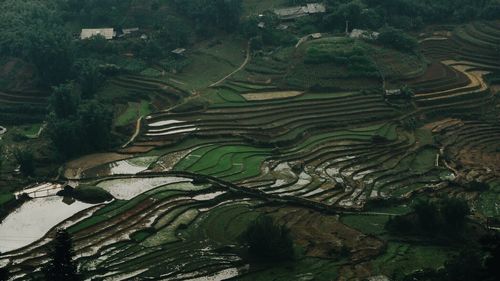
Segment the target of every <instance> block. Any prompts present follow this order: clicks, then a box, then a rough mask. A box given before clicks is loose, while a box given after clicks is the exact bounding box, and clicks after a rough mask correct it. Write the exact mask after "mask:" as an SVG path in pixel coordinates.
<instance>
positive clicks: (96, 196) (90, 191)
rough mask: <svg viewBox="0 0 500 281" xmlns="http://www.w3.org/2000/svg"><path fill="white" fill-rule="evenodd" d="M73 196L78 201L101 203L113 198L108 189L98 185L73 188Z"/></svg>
mask: <svg viewBox="0 0 500 281" xmlns="http://www.w3.org/2000/svg"><path fill="white" fill-rule="evenodd" d="M72 196H73V198H75V199H76V200H78V201H81V202H84V203H89V204H99V203H104V202H107V201H110V200H113V196H112V195H111V194H109V192H107V191H106V190H104V189H102V188H100V187H97V186H79V187H78V188H76V189H74V190H73V194H72Z"/></svg>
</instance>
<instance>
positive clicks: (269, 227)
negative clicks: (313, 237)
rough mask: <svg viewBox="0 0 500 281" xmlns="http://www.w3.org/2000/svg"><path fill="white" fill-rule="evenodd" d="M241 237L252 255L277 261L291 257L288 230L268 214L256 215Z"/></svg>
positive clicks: (291, 246)
mask: <svg viewBox="0 0 500 281" xmlns="http://www.w3.org/2000/svg"><path fill="white" fill-rule="evenodd" d="M242 237H243V239H244V241H245V242H246V243H247V244H248V246H249V252H250V254H251V255H252V256H255V257H259V258H265V259H272V260H278V261H279V260H290V259H293V255H294V250H293V241H292V238H291V236H290V230H289V229H288V228H287V227H286V226H285V225H279V224H277V223H275V222H274V220H273V219H272V218H271V217H269V216H260V217H258V218H257V219H256V220H255V221H254V222H252V223H251V224H250V226H249V227H248V229H247V230H246V231H245V232H244V233H243V236H242Z"/></svg>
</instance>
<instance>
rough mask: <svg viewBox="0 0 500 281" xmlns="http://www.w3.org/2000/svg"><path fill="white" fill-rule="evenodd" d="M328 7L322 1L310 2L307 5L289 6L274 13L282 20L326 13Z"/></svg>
mask: <svg viewBox="0 0 500 281" xmlns="http://www.w3.org/2000/svg"><path fill="white" fill-rule="evenodd" d="M325 12H326V7H325V5H324V4H321V3H310V4H307V5H305V6H295V7H287V8H282V9H276V10H274V13H275V14H276V15H277V16H278V17H279V18H280V19H282V20H290V19H295V18H300V17H303V16H307V15H312V14H319V13H325Z"/></svg>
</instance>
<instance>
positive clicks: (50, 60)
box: [0, 0, 73, 86]
mask: <svg viewBox="0 0 500 281" xmlns="http://www.w3.org/2000/svg"><path fill="white" fill-rule="evenodd" d="M57 7H58V5H57V1H51V0H47V1H35V0H27V1H16V0H6V1H2V2H1V3H0V18H1V19H2V20H1V21H0V30H2V32H0V55H2V56H14V57H19V58H22V59H24V60H26V61H28V62H30V63H33V64H34V65H35V66H36V67H37V69H38V72H39V74H40V77H41V78H42V79H41V80H40V81H41V82H42V83H43V84H44V86H50V85H57V84H59V83H61V82H63V81H64V80H65V79H66V78H67V77H68V74H69V73H70V71H69V70H70V67H71V65H72V60H73V53H72V40H71V36H70V34H69V32H67V31H66V30H65V29H64V28H63V24H62V22H61V19H60V17H59V15H58V14H57V13H56V12H55V11H56V9H57Z"/></svg>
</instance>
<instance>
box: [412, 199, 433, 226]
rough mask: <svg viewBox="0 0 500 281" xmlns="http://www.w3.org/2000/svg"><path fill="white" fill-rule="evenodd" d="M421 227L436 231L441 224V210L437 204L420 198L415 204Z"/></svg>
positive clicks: (414, 208) (414, 207)
mask: <svg viewBox="0 0 500 281" xmlns="http://www.w3.org/2000/svg"><path fill="white" fill-rule="evenodd" d="M413 210H414V212H415V214H416V215H417V220H418V224H419V226H420V228H421V229H422V230H424V231H426V232H436V230H437V228H438V226H439V210H438V208H437V206H436V204H434V203H432V202H431V201H427V200H419V201H418V202H417V203H415V204H414V205H413Z"/></svg>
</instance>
